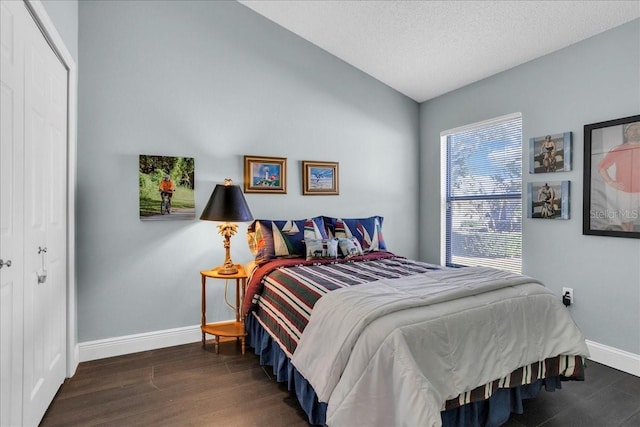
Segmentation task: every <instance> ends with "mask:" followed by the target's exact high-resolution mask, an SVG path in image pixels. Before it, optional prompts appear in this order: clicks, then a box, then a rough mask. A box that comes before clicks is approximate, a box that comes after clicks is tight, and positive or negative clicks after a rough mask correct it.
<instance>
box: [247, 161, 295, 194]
mask: <svg viewBox="0 0 640 427" xmlns="http://www.w3.org/2000/svg"><path fill="white" fill-rule="evenodd" d="M244 192H245V193H276V194H286V193H287V159H286V158H284V157H257V156H244Z"/></svg>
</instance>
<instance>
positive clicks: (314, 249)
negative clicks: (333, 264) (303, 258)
mask: <svg viewBox="0 0 640 427" xmlns="http://www.w3.org/2000/svg"><path fill="white" fill-rule="evenodd" d="M304 244H305V246H306V247H307V260H313V259H336V258H338V239H305V240H304Z"/></svg>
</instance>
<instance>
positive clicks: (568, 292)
mask: <svg viewBox="0 0 640 427" xmlns="http://www.w3.org/2000/svg"><path fill="white" fill-rule="evenodd" d="M565 295H566V296H567V297H568V298H569V304H573V303H574V302H575V300H574V299H573V288H562V297H563V299H564V297H565Z"/></svg>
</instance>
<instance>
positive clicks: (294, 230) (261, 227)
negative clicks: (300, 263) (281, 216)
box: [247, 217, 327, 264]
mask: <svg viewBox="0 0 640 427" xmlns="http://www.w3.org/2000/svg"><path fill="white" fill-rule="evenodd" d="M324 229H325V227H324V220H323V218H322V217H315V218H308V219H300V220H267V219H257V220H255V221H253V222H252V223H251V224H250V225H249V228H248V235H247V240H248V241H249V248H250V249H252V250H253V251H254V252H252V253H254V255H255V261H256V262H257V263H258V264H263V263H265V262H267V261H269V260H270V259H273V258H278V257H286V258H289V257H304V256H305V255H306V251H305V247H304V240H305V239H326V238H327V235H326V232H325V231H324Z"/></svg>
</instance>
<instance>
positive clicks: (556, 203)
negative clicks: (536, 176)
mask: <svg viewBox="0 0 640 427" xmlns="http://www.w3.org/2000/svg"><path fill="white" fill-rule="evenodd" d="M527 190H528V191H527V202H528V203H527V206H528V207H529V209H528V212H527V218H542V219H569V181H545V182H530V183H529V184H528V185H527Z"/></svg>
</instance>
